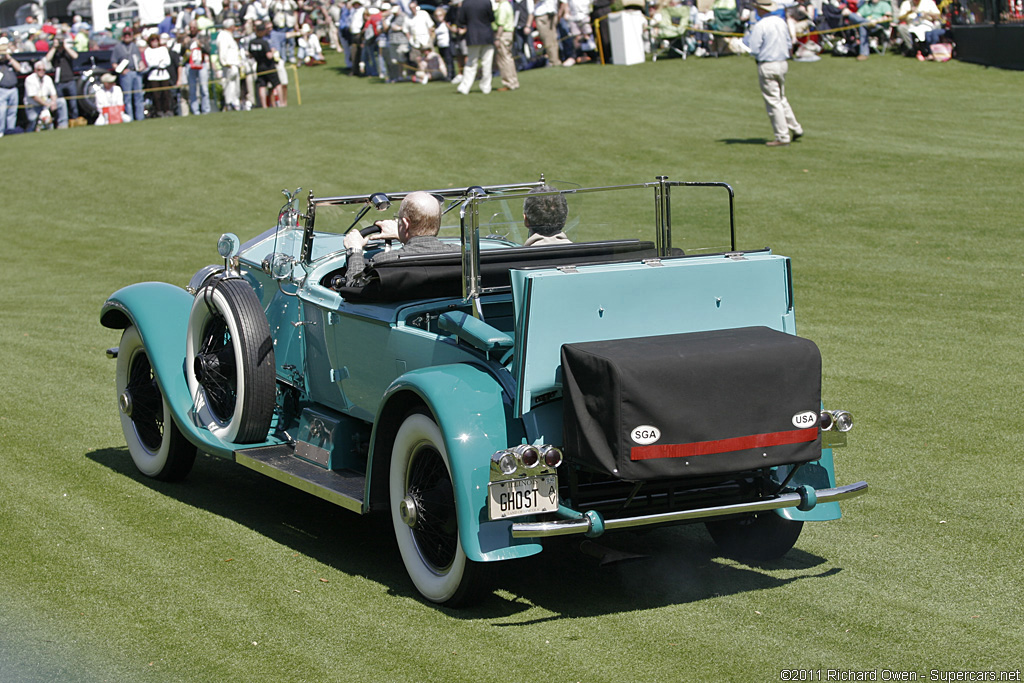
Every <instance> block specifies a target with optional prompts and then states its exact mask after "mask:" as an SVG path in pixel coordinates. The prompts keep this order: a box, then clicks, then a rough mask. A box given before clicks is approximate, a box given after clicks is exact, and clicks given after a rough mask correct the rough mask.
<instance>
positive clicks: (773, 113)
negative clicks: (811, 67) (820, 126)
mask: <svg viewBox="0 0 1024 683" xmlns="http://www.w3.org/2000/svg"><path fill="white" fill-rule="evenodd" d="M754 7H755V8H756V9H757V12H758V14H759V15H761V18H760V19H759V20H758V22H757V23H756V24H754V28H753V29H751V31H750V37H749V45H750V53H751V54H752V55H753V56H754V59H756V60H757V81H758V83H759V84H760V86H761V95H762V96H763V97H764V104H765V108H766V109H767V110H768V120H769V121H771V123H772V130H774V132H775V139H774V140H769V141H768V142H767V143H766V144H767V145H768V146H769V147H784V146H786V145H788V144H789V142H790V140H791V139H792V140H795V139H797V138H799V137H800V136H801V135H803V134H804V129H803V126H801V125H800V123H799V122H798V121H797V120H796V116H794V115H793V109H792V108H791V107H790V106H789V100H787V99H786V72H787V71H788V70H789V64H788V63H787V60H788V59H789V56H790V48H791V47H792V44H793V42H792V38H791V37H790V35H789V27H788V26H787V25H786V20H785V19H783V18H782V17H781V16H779V15H778V14H775V12H777V11H778V9H779V6H778V5H776V4H775V1H774V0H754ZM791 131H792V137H791V136H790V132H791Z"/></svg>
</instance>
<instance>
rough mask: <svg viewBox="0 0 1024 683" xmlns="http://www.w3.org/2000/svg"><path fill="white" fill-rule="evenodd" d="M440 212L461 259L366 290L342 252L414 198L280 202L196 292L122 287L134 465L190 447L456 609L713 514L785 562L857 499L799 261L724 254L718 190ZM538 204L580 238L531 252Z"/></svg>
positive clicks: (177, 468) (109, 305)
mask: <svg viewBox="0 0 1024 683" xmlns="http://www.w3.org/2000/svg"><path fill="white" fill-rule="evenodd" d="M430 193H431V194H433V195H434V196H435V197H436V199H437V201H438V202H439V203H440V208H441V211H442V227H441V232H440V237H441V238H442V241H446V242H449V243H451V244H452V245H455V248H454V249H453V251H452V253H444V254H429V255H409V254H407V255H405V256H402V255H401V253H400V252H399V253H398V254H397V256H398V258H393V259H391V260H390V261H389V262H387V263H379V264H377V265H375V266H373V267H371V268H370V269H369V271H368V273H367V274H368V276H369V277H368V279H367V280H365V281H363V282H362V283H361V284H360V285H359V286H346V284H345V282H346V279H345V270H346V250H345V248H344V246H343V236H344V234H345V233H346V232H348V231H349V230H357V229H358V230H361V231H365V232H369V233H372V232H373V231H374V229H373V228H372V225H373V222H374V221H375V220H377V219H380V218H388V217H390V215H391V214H390V213H382V212H385V211H387V210H388V209H389V208H392V207H394V208H397V206H398V202H399V201H401V200H402V199H403V198H404V197H406V196H407V195H408V194H409V193H407V192H375V193H370V194H362V195H348V196H336V197H326V198H323V197H315V196H314V195H313V194H312V193H309V194H308V196H307V197H306V202H305V211H304V212H303V211H302V209H301V206H302V203H301V199H300V196H299V194H298V191H296V192H295V193H287V192H286V193H285V194H286V196H287V202H286V203H285V205H284V207H283V208H282V210H281V212H280V214H279V217H278V221H277V225H276V226H275V227H274V228H272V229H270V230H267V231H266V232H264V233H262V234H260V235H259V236H257V237H255V238H253V239H251V240H249V241H248V242H246V243H245V244H243V245H239V240H238V238H236V237H235V236H234V235H232V234H226V235H223V236H222V237H221V238H220V242H219V244H218V251H219V253H220V255H221V256H222V257H223V258H224V262H223V265H217V266H207V267H204V268H202V269H200V270H199V271H198V272H197V273H196V274H195V276H194V277H193V278H192V281H191V282H190V283H189V285H188V287H187V288H185V289H182V288H180V287H176V286H173V285H170V284H163V283H156V282H146V283H140V284H134V285H130V286H128V287H125V288H123V289H121V290H119V291H117V292H115V293H114V294H112V295H111V296H110V298H109V299H108V300H107V301H106V303H105V304H104V305H103V309H102V314H101V321H102V324H103V325H105V326H107V327H109V328H114V329H120V330H123V333H122V336H121V342H120V345H119V346H118V347H117V348H114V349H111V350H110V351H109V355H111V356H112V357H116V359H117V371H116V385H117V401H118V407H119V409H120V419H121V424H122V426H123V429H124V434H125V438H126V440H127V443H128V450H129V452H130V454H131V457H132V459H133V460H134V462H135V464H136V466H137V467H138V469H139V470H140V471H141V472H142V473H143V474H145V475H148V476H151V477H156V478H159V479H165V480H176V479H181V478H182V477H184V476H185V475H186V474H187V473H188V472H189V470H190V468H191V467H192V463H193V460H194V458H195V455H196V452H197V449H198V450H200V451H203V452H206V453H210V454H213V455H217V456H222V457H224V458H229V459H232V460H234V461H235V462H237V463H238V464H240V465H244V466H245V467H249V468H252V469H254V470H256V471H257V472H261V473H263V474H266V475H267V476H270V477H273V478H275V479H278V480H280V481H282V482H285V483H287V484H289V485H292V486H295V487H297V488H299V489H302V490H303V491H306V492H308V493H310V494H312V495H315V496H320V497H321V498H324V499H326V500H328V501H331V502H333V503H336V504H338V505H340V506H342V507H344V508H346V509H349V510H351V511H353V512H355V513H359V514H366V513H369V512H371V511H375V510H381V511H387V512H388V514H390V516H391V519H392V520H393V524H394V530H395V535H396V537H397V541H398V547H399V549H400V551H401V557H402V560H403V562H404V564H405V567H406V569H407V571H408V574H409V576H410V577H411V579H412V582H413V583H414V584H415V586H416V588H417V590H418V591H419V592H420V593H421V594H422V595H423V596H424V597H426V598H427V599H429V600H431V601H434V602H437V603H444V604H447V605H449V606H455V605H458V604H461V603H465V602H467V601H469V600H471V599H473V598H474V597H477V596H479V595H480V587H481V586H486V585H487V583H486V578H487V573H488V572H487V569H488V567H490V566H492V565H490V563H492V562H495V561H498V560H511V559H515V558H521V557H525V556H529V555H533V554H535V553H539V552H540V551H541V550H542V549H543V545H544V542H545V539H546V538H549V537H553V536H565V535H572V534H577V535H579V536H581V537H588V538H595V537H598V536H601V535H602V534H605V533H607V532H612V531H616V530H622V529H630V528H635V527H641V526H649V525H665V524H680V523H689V522H702V523H704V524H706V525H707V528H708V530H709V531H710V533H711V536H712V537H713V538H714V540H715V541H716V542H717V543H718V544H719V546H720V547H721V549H722V550H723V552H725V553H727V554H730V555H735V556H740V557H749V558H754V559H759V560H766V559H772V558H776V557H779V556H781V555H782V554H784V553H785V552H787V551H788V550H789V549H790V548H791V547H792V546H793V544H794V543H795V542H796V539H797V537H798V535H799V533H800V530H801V527H802V525H803V523H804V522H805V521H822V520H830V519H836V518H838V517H839V516H840V511H839V504H838V501H841V500H844V499H847V498H851V497H854V496H857V495H860V494H862V493H864V492H865V491H866V490H867V484H866V483H864V482H859V483H856V484H852V485H846V486H837V484H836V480H835V472H834V468H833V457H832V449H833V448H835V447H837V446H841V445H845V442H846V437H847V434H846V432H847V431H848V430H849V429H850V427H851V426H852V422H853V421H852V417H851V416H850V414H849V413H847V412H846V411H843V410H836V409H826V408H825V407H824V406H823V404H822V399H821V357H820V354H819V352H818V349H817V347H816V346H815V345H814V343H812V342H810V341H809V340H806V339H802V338H800V337H797V336H796V335H795V333H796V326H795V317H794V309H793V287H792V273H791V269H790V260H789V259H788V258H787V257H785V256H779V255H776V254H773V253H772V252H771V251H770V250H769V249H755V250H738V249H737V247H736V238H735V231H734V229H733V209H732V203H733V193H732V189H731V188H729V186H728V185H726V184H724V183H703V182H676V181H669V180H668V179H667V178H665V177H659V178H657V179H656V180H654V181H653V182H647V183H640V184H635V185H625V186H615V187H599V188H581V187H571V186H567V185H564V184H556V183H551V184H546V183H544V180H543V177H542V178H541V179H540V180H539V181H536V182H525V183H517V184H506V185H491V186H470V187H463V188H455V189H451V188H449V189H444V190H432V191H430ZM530 197H533V198H534V199H536V198H541V197H544V198H555V199H554V200H553V201H554V202H556V203H557V202H562V201H563V199H562V198H564V204H565V205H566V212H565V214H564V215H563V217H562V219H563V220H564V223H563V224H562V225H558V226H554V227H555V228H559V227H560V228H562V231H563V233H564V236H565V237H567V238H568V239H567V240H561V241H560V242H558V243H556V244H553V245H538V246H523V244H524V242H526V241H527V237H528V234H529V232H530V229H529V228H528V226H527V225H526V224H525V222H524V201H526V200H527V199H528V198H530ZM684 208H685V210H682V209H684ZM679 216H682V217H684V220H678V218H676V219H674V217H679ZM546 227H547V228H550V227H551V226H546ZM365 232H364V234H365ZM393 249H401V244H400V243H397V242H396V243H395V244H390V243H388V242H383V241H376V242H371V243H370V249H369V250H368V252H367V257H371V256H373V255H374V254H375V253H376V250H393Z"/></svg>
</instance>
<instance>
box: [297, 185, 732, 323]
mask: <svg viewBox="0 0 1024 683" xmlns="http://www.w3.org/2000/svg"><path fill="white" fill-rule="evenodd" d="M545 184H546V183H545V179H544V175H543V174H541V176H540V180H537V181H533V182H525V183H510V184H501V185H470V186H467V187H459V188H446V189H440V190H425V192H427V193H428V194H431V195H434V196H436V197H438V198H439V200H440V201H441V202H442V211H443V213H447V212H448V211H451V210H453V209H454V208H456V207H458V208H459V225H460V232H461V253H462V280H463V282H462V297H463V301H464V303H467V304H471V308H472V311H473V315H475V316H476V317H478V318H482V317H483V314H482V310H481V306H480V297H481V295H482V286H481V274H480V205H481V204H484V203H486V202H489V201H495V200H499V199H525V198H526V196H527V194H529V193H531V191H533V192H534V193H535V195H536V196H553V195H575V194H587V193H593V192H608V191H614V190H629V189H652V190H653V191H654V216H655V223H656V225H655V228H656V233H655V234H656V240H655V247H656V252H657V255H658V258H666V257H668V256H671V255H672V202H671V191H672V188H674V187H680V188H682V187H721V188H724V189H725V190H726V191H727V193H728V195H729V251H731V252H734V251H736V221H735V211H734V199H735V193H734V192H733V189H732V187H731V186H730V185H729V184H728V183H724V182H710V181H709V182H704V181H678V180H674V181H670V180H669V179H668V176H663V175H662V176H657V177H656V178H655V180H654V182H647V183H636V184H628V185H608V186H603V187H587V188H572V189H566V190H553V191H550V192H535V191H536V189H537V188H539V187H541V186H543V185H545ZM410 194H412V191H407V192H390V193H382V192H374V193H370V194H357V195H342V196H337V197H315V196H314V195H313V193H312V192H310V193H309V196H308V199H307V209H306V213H305V214H304V215H302V216H301V218H303V219H304V223H303V236H302V249H301V255H300V258H299V261H300V262H301V263H302V264H303V265H307V266H308V265H309V264H310V262H311V258H312V251H313V248H312V246H313V234H314V228H315V223H316V208H317V207H318V206H345V205H360V204H361V205H365V208H364V209H363V211H362V212H361V213H360V214H359V217H360V218H361V216H362V215H363V213H365V211H367V210H368V209H369V208H371V207H373V206H377V207H378V208H379V207H381V206H382V205H385V203H386V205H387V206H390V204H391V203H393V202H395V201H398V202H401V200H403V199H405V198H406V197H407V196H408V195H410ZM445 201H451V202H452V203H451V204H450V205H449V206H448V207H446V208H445V207H444V206H443V203H444V202H445ZM357 222H358V218H357Z"/></svg>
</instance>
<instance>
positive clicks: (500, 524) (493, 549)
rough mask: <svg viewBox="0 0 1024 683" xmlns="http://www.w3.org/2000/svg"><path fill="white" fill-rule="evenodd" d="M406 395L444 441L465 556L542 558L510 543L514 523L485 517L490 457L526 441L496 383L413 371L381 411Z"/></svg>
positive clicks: (467, 374) (447, 368) (475, 374)
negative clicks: (410, 394) (418, 401)
mask: <svg viewBox="0 0 1024 683" xmlns="http://www.w3.org/2000/svg"><path fill="white" fill-rule="evenodd" d="M404 392H413V393H414V394H416V395H417V396H418V397H419V398H420V399H421V400H422V401H423V402H424V403H426V405H427V407H428V408H429V409H430V411H431V413H433V415H434V419H435V420H437V424H438V426H439V427H440V428H441V433H442V434H443V435H444V443H445V448H446V449H447V451H448V459H449V462H450V465H451V474H452V483H453V485H454V488H455V503H456V510H457V513H458V517H459V539H460V540H461V541H462V550H463V552H465V553H466V556H467V557H468V558H469V559H471V560H474V561H476V562H490V561H495V560H508V559H512V558H516V557H527V556H529V555H535V554H537V553H539V552H540V551H541V549H542V547H541V545H540V543H539V542H537V541H536V540H534V539H518V538H512V522H511V520H503V521H494V522H492V521H490V520H489V519H488V516H487V484H488V482H489V481H490V466H491V455H492V454H493V453H494V452H495V451H498V450H501V449H503V448H507V447H508V446H509V445H510V444H512V443H521V441H522V438H523V433H522V427H521V425H519V423H518V421H516V420H513V419H512V404H511V398H510V397H509V396H507V395H503V394H502V390H501V385H500V384H499V383H498V381H497V380H496V379H495V378H494V377H493V376H492V375H491V374H489V373H488V372H487V371H486V370H484V369H483V368H480V367H477V366H473V365H468V364H455V365H443V366H437V367H432V368H423V369H420V370H413V371H411V372H407V373H406V374H404V375H402V376H401V377H399V378H398V379H396V380H395V381H394V382H393V383H392V384H391V386H390V387H388V390H387V392H386V393H385V395H384V400H383V401H382V402H381V406H382V410H387V406H388V404H389V403H390V402H391V401H390V399H391V398H393V397H395V396H397V395H399V394H402V393H404ZM379 417H380V416H378V418H379ZM376 424H378V425H379V424H382V421H381V420H380V419H378V420H377V421H376ZM373 442H374V443H376V438H374V439H373Z"/></svg>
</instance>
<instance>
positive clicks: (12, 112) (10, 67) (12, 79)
mask: <svg viewBox="0 0 1024 683" xmlns="http://www.w3.org/2000/svg"><path fill="white" fill-rule="evenodd" d="M13 48H14V46H13V45H11V42H10V41H9V40H8V39H7V38H6V37H2V38H0V138H2V137H3V136H4V133H5V132H7V131H9V130H12V129H14V128H16V127H17V125H18V75H19V74H26V73H28V72H29V71H30V70H31V67H29V65H28V64H25V63H24V62H19V61H18V60H17V59H15V58H14V55H12V54H11V52H12V51H13Z"/></svg>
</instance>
